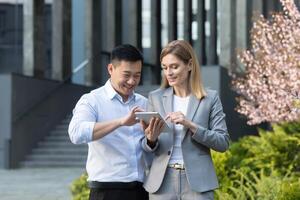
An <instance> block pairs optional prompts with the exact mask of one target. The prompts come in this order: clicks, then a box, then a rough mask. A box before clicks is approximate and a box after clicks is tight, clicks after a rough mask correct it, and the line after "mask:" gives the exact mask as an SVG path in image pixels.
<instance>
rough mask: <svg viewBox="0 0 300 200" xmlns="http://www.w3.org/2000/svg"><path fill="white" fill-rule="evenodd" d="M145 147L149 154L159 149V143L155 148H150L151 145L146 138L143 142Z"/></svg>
mask: <svg viewBox="0 0 300 200" xmlns="http://www.w3.org/2000/svg"><path fill="white" fill-rule="evenodd" d="M142 143H143V147H144V149H145V150H146V151H147V152H154V151H155V150H156V149H157V148H158V141H157V142H156V144H155V146H154V147H153V148H151V147H149V145H148V144H147V138H146V137H144V139H143V141H142Z"/></svg>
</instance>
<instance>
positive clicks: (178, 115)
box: [165, 111, 188, 126]
mask: <svg viewBox="0 0 300 200" xmlns="http://www.w3.org/2000/svg"><path fill="white" fill-rule="evenodd" d="M165 120H170V121H171V122H172V123H174V124H181V125H183V126H187V125H188V120H186V118H185V116H184V114H183V113H182V112H180V111H179V112H170V113H169V114H168V115H167V116H166V118H165Z"/></svg>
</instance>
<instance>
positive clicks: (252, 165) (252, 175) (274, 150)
mask: <svg viewBox="0 0 300 200" xmlns="http://www.w3.org/2000/svg"><path fill="white" fill-rule="evenodd" d="M299 127H300V126H299V124H297V123H294V124H283V125H280V126H279V125H274V126H273V131H264V130H259V136H245V137H243V138H241V139H240V140H239V141H238V142H235V143H233V144H232V145H231V146H230V149H229V151H227V152H225V153H217V152H213V160H214V163H215V166H216V170H217V173H218V177H219V180H220V188H219V189H218V190H216V199H222V200H226V199H255V200H256V199H258V200H259V199H263V200H269V199H270V200H271V199H272V200H283V199H295V200H296V199H300V189H299V188H300V128H299Z"/></svg>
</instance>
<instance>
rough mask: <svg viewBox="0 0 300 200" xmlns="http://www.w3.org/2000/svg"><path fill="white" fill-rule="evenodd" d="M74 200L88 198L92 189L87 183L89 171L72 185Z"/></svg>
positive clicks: (86, 199) (85, 199)
mask: <svg viewBox="0 0 300 200" xmlns="http://www.w3.org/2000/svg"><path fill="white" fill-rule="evenodd" d="M71 193H72V196H73V200H88V199H89V194H90V190H89V188H88V185H87V173H84V174H82V175H81V176H80V177H79V178H77V179H76V180H74V181H73V183H72V185H71Z"/></svg>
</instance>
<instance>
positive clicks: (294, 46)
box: [232, 0, 300, 125]
mask: <svg viewBox="0 0 300 200" xmlns="http://www.w3.org/2000/svg"><path fill="white" fill-rule="evenodd" d="M280 1H281V3H282V5H283V12H282V13H275V14H273V15H272V18H271V19H270V20H267V19H265V18H264V17H263V16H260V17H259V18H258V20H256V21H255V22H254V24H253V27H252V30H251V47H250V49H248V50H244V51H242V52H241V53H240V54H239V55H238V58H239V60H240V61H241V63H242V64H243V66H244V67H245V71H244V73H243V74H242V75H240V74H238V73H234V74H232V78H233V88H234V90H235V91H236V92H237V93H238V94H239V95H240V96H239V97H238V99H237V100H238V107H237V111H238V112H239V113H241V114H243V115H245V116H246V117H247V118H248V124H250V125H251V124H259V123H261V122H289V121H297V120H299V119H300V107H299V102H300V13H299V11H298V9H297V7H296V5H295V4H294V1H293V0H280Z"/></svg>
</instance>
